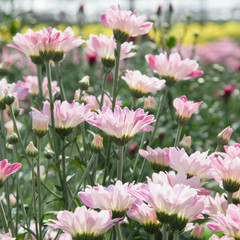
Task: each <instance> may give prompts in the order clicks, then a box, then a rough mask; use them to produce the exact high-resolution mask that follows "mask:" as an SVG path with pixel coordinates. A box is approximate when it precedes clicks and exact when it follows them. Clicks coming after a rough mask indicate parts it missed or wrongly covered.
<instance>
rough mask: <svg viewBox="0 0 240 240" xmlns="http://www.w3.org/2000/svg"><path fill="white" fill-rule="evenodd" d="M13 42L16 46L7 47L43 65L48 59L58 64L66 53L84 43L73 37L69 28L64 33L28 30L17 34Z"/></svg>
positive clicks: (53, 30) (50, 30) (49, 29)
mask: <svg viewBox="0 0 240 240" xmlns="http://www.w3.org/2000/svg"><path fill="white" fill-rule="evenodd" d="M13 41H14V42H15V44H16V45H12V44H9V45H8V46H9V47H13V48H16V49H17V50H19V51H21V52H23V53H24V54H26V55H27V56H29V57H31V59H32V61H33V62H34V63H35V64H43V63H44V61H45V60H50V59H52V60H53V61H56V62H59V61H60V60H62V58H63V55H64V54H65V53H66V52H68V51H70V50H72V49H73V48H76V47H79V46H80V45H81V44H82V43H83V42H84V41H83V40H82V39H81V37H74V32H73V30H72V29H71V28H70V27H68V28H66V29H65V31H64V32H61V31H58V30H57V29H55V28H53V29H51V28H48V29H46V28H43V30H39V31H37V32H34V31H33V30H32V29H28V31H27V32H26V33H25V34H21V33H17V34H16V36H15V37H13Z"/></svg>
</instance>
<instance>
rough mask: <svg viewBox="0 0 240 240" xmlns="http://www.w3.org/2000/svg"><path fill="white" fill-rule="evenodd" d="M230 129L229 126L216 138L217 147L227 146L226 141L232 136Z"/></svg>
mask: <svg viewBox="0 0 240 240" xmlns="http://www.w3.org/2000/svg"><path fill="white" fill-rule="evenodd" d="M232 132H233V130H232V128H231V127H230V126H228V127H226V128H225V129H223V130H222V131H221V132H220V133H219V134H218V136H217V143H218V144H219V145H227V144H228V141H229V139H230V137H231V135H232Z"/></svg>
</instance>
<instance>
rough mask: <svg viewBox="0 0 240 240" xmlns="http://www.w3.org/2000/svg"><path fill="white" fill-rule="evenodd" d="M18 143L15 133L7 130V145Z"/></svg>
mask: <svg viewBox="0 0 240 240" xmlns="http://www.w3.org/2000/svg"><path fill="white" fill-rule="evenodd" d="M17 142H18V136H17V134H16V133H15V132H13V131H11V130H9V131H8V133H7V143H8V144H16V143H17Z"/></svg>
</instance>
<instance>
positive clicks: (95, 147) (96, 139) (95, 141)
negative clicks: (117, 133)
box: [91, 134, 103, 152]
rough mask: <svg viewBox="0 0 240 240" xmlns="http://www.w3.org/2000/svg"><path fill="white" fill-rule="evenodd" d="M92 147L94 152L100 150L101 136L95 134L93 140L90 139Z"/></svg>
mask: <svg viewBox="0 0 240 240" xmlns="http://www.w3.org/2000/svg"><path fill="white" fill-rule="evenodd" d="M91 146H92V149H93V151H94V152H100V151H102V149H103V138H102V137H101V136H100V135H99V134H97V135H95V137H94V139H93V141H92V145H91Z"/></svg>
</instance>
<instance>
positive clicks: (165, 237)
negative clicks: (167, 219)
mask: <svg viewBox="0 0 240 240" xmlns="http://www.w3.org/2000/svg"><path fill="white" fill-rule="evenodd" d="M162 240H168V231H167V224H166V223H164V224H163V225H162Z"/></svg>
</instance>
